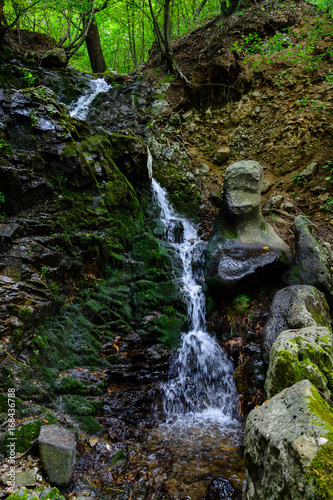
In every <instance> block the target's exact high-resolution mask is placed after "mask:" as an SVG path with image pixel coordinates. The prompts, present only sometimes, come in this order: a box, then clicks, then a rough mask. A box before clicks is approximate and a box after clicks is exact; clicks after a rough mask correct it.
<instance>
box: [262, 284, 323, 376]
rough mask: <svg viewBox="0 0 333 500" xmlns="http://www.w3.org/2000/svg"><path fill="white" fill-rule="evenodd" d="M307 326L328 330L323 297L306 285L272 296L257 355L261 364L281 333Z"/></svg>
mask: <svg viewBox="0 0 333 500" xmlns="http://www.w3.org/2000/svg"><path fill="white" fill-rule="evenodd" d="M307 326H326V327H329V328H330V326H331V319H330V314H329V309H328V305H327V302H326V299H325V295H324V294H323V293H322V292H320V291H319V290H317V288H315V287H313V286H309V285H294V286H288V287H285V288H282V289H281V290H279V291H278V292H276V294H275V296H274V299H273V303H272V306H271V309H270V312H269V316H268V319H267V322H266V324H265V326H264V329H263V332H262V338H261V351H262V355H263V359H264V362H265V364H266V365H267V366H268V364H269V355H270V351H271V348H272V345H273V344H274V342H275V340H276V338H277V337H278V335H279V334H280V333H281V332H283V331H284V330H289V329H292V328H305V327H307Z"/></svg>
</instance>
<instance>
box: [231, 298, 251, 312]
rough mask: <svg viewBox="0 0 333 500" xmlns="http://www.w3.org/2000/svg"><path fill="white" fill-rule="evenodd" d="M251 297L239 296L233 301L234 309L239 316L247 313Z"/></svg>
mask: <svg viewBox="0 0 333 500" xmlns="http://www.w3.org/2000/svg"><path fill="white" fill-rule="evenodd" d="M250 301H251V299H250V297H248V296H247V295H243V294H241V295H238V296H237V297H236V298H235V299H234V301H233V308H234V310H235V312H236V313H237V314H244V313H245V312H246V311H247V308H248V305H249V302H250Z"/></svg>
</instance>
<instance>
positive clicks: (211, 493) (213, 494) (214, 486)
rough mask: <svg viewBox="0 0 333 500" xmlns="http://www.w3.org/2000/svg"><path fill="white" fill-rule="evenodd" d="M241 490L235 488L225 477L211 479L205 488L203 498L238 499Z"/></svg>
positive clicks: (212, 499) (210, 499)
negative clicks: (205, 492) (204, 496)
mask: <svg viewBox="0 0 333 500" xmlns="http://www.w3.org/2000/svg"><path fill="white" fill-rule="evenodd" d="M241 496H242V492H241V491H240V490H239V489H238V488H235V486H233V485H232V484H231V483H230V482H229V481H228V480H227V479H224V478H222V477H218V478H216V479H213V481H212V482H211V483H210V484H209V486H208V488H207V494H206V499H205V500H240V498H241Z"/></svg>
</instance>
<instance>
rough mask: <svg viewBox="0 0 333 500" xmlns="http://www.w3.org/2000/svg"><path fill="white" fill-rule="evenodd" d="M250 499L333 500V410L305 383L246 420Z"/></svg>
mask: <svg viewBox="0 0 333 500" xmlns="http://www.w3.org/2000/svg"><path fill="white" fill-rule="evenodd" d="M244 447H245V451H244V458H245V463H246V467H247V500H259V499H265V500H281V499H282V498H285V499H287V498H288V499H290V500H301V499H302V500H303V499H306V500H317V499H319V498H332V494H333V479H332V478H333V476H332V461H331V457H332V450H333V412H332V409H331V408H330V407H329V405H328V404H327V403H326V402H325V401H324V400H323V399H322V398H321V396H320V394H319V393H318V391H317V390H316V389H315V387H314V386H313V385H312V384H311V383H310V382H309V381H308V380H302V381H301V382H298V383H297V384H295V385H293V386H292V387H289V388H288V389H285V390H283V391H282V392H280V393H279V394H277V395H276V396H275V397H274V398H273V399H271V400H269V401H267V402H266V403H264V404H263V405H262V406H260V407H258V408H255V409H254V410H252V411H251V412H250V414H249V416H248V418H247V421H246V429H245V441H244Z"/></svg>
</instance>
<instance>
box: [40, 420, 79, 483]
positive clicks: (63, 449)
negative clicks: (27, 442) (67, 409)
mask: <svg viewBox="0 0 333 500" xmlns="http://www.w3.org/2000/svg"><path fill="white" fill-rule="evenodd" d="M38 442H39V454H40V458H41V463H42V467H43V468H44V469H45V471H46V474H47V476H48V478H49V480H50V483H51V484H54V485H55V486H57V487H58V488H61V487H64V486H67V485H68V484H69V483H70V482H71V479H72V476H73V471H74V465H75V453H76V444H75V434H74V432H73V431H72V430H69V429H66V428H64V427H60V426H58V425H44V426H43V427H41V430H40V434H39V437H38Z"/></svg>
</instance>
